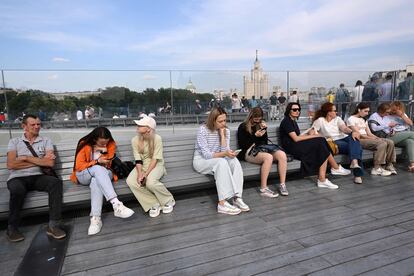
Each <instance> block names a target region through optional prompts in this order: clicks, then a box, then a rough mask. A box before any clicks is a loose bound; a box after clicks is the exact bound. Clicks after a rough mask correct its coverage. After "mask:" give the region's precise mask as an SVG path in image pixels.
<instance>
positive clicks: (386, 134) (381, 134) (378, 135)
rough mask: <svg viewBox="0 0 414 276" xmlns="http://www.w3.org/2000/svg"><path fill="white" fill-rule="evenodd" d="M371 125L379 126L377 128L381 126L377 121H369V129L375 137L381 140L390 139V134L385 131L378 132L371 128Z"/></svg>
mask: <svg viewBox="0 0 414 276" xmlns="http://www.w3.org/2000/svg"><path fill="white" fill-rule="evenodd" d="M371 124H374V125H377V126H380V124H379V123H378V122H377V121H375V120H369V121H368V127H369V129H370V130H371V132H372V134H374V135H375V136H377V137H379V138H388V137H390V136H391V135H390V134H388V133H386V132H385V131H383V130H377V131H375V130H373V129H372V127H371Z"/></svg>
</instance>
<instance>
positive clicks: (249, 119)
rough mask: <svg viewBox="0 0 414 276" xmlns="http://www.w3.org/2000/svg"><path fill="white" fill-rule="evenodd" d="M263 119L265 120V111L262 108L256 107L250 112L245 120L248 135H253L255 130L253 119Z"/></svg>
mask: <svg viewBox="0 0 414 276" xmlns="http://www.w3.org/2000/svg"><path fill="white" fill-rule="evenodd" d="M258 117H261V118H262V119H263V110H262V109H261V108H260V107H255V108H253V109H252V110H250V113H249V115H247V118H246V120H244V123H245V124H246V130H247V132H248V133H250V134H252V133H253V130H252V127H253V122H252V121H253V118H258Z"/></svg>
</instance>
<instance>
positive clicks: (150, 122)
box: [134, 116, 157, 129]
mask: <svg viewBox="0 0 414 276" xmlns="http://www.w3.org/2000/svg"><path fill="white" fill-rule="evenodd" d="M134 122H135V123H136V124H137V125H139V126H147V127H149V128H152V129H155V127H156V126H157V123H156V122H155V120H154V119H153V118H151V117H149V116H145V117H144V118H142V119H140V120H134Z"/></svg>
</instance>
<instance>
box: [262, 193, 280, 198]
mask: <svg viewBox="0 0 414 276" xmlns="http://www.w3.org/2000/svg"><path fill="white" fill-rule="evenodd" d="M260 195H261V196H262V197H268V198H275V197H278V196H279V195H278V194H275V195H274V196H270V195H267V194H265V193H260Z"/></svg>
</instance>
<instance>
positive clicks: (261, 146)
mask: <svg viewBox="0 0 414 276" xmlns="http://www.w3.org/2000/svg"><path fill="white" fill-rule="evenodd" d="M300 112H301V106H300V104H299V103H289V104H288V106H287V107H286V110H285V113H284V115H285V118H284V119H283V121H282V122H281V124H280V127H279V137H280V145H278V144H276V143H274V142H273V141H271V140H270V139H269V138H268V131H269V129H268V127H267V125H266V123H265V121H264V118H263V117H264V116H263V111H262V109H261V108H260V107H255V108H253V109H252V110H251V111H250V113H249V114H248V116H247V118H246V120H245V121H244V122H243V123H241V124H240V125H239V127H238V130H237V135H236V136H237V142H238V147H239V149H237V150H233V149H231V148H230V138H231V137H232V135H231V133H230V129H229V128H228V127H227V125H226V117H227V114H226V112H225V110H224V109H222V108H220V107H217V108H214V109H213V110H212V111H211V112H210V114H209V115H208V118H207V121H206V123H205V124H202V125H201V126H200V127H199V129H198V132H197V139H196V141H195V150H194V156H193V168H194V169H195V171H197V172H198V173H200V174H209V175H213V176H214V179H215V184H216V188H217V194H218V204H217V211H218V213H223V214H229V215H237V214H240V213H241V212H248V211H250V207H249V206H248V205H247V204H246V203H245V202H244V200H243V197H242V195H243V181H244V177H243V169H242V166H241V164H240V161H246V162H249V163H254V164H259V165H260V167H261V168H260V189H259V190H260V194H261V195H262V196H264V197H269V198H275V197H278V195H279V194H280V195H282V196H288V195H289V192H288V190H287V187H286V171H287V168H288V164H287V156H286V154H290V155H292V156H293V157H294V158H295V159H298V160H300V162H301V167H300V172H301V175H302V176H312V175H317V178H318V179H317V187H320V188H328V189H338V188H339V187H338V185H335V184H334V183H332V182H331V181H330V180H329V179H328V178H327V176H326V172H327V168H328V165H329V166H330V172H331V174H332V175H343V176H346V175H349V174H351V173H352V174H353V177H354V178H353V181H354V183H355V184H362V176H363V175H364V171H365V170H364V166H363V163H362V150H363V149H367V150H370V151H373V152H374V158H373V168H372V169H371V174H372V175H379V176H390V175H395V174H397V171H396V169H395V167H394V164H395V162H396V154H395V146H397V147H403V148H405V152H406V154H407V156H408V161H409V165H408V170H409V171H410V172H414V132H412V131H410V130H409V129H410V127H411V126H412V125H413V121H412V120H411V119H410V118H409V117H408V116H407V114H406V113H405V109H404V105H403V104H401V103H400V102H392V103H390V104H388V103H382V104H380V105H379V106H378V109H377V112H375V113H373V114H372V115H371V116H370V117H369V119H368V120H367V121H365V118H366V117H367V116H368V114H369V112H370V105H369V104H366V103H360V104H358V105H357V106H356V108H355V110H354V112H353V113H352V115H351V116H350V117H349V118H348V119H347V121H346V123H345V122H344V121H343V120H342V119H341V118H340V117H338V116H337V114H336V107H335V105H334V104H332V103H329V102H327V103H324V104H323V105H322V106H321V108H320V109H319V110H318V111H316V113H315V116H314V118H313V124H312V126H311V127H310V128H309V129H308V130H306V131H304V132H302V133H300V129H299V126H298V123H297V120H298V118H299V116H300ZM135 123H136V124H137V136H135V137H134V138H133V139H132V140H131V146H132V152H133V156H134V159H135V167H134V168H133V169H132V170H131V172H130V173H129V175H128V177H127V179H126V182H127V184H128V186H129V188H130V189H131V191H132V193H133V194H134V196H135V197H136V199H137V200H138V202H139V203H140V205H141V206H142V208H143V210H144V211H145V212H148V213H149V216H150V217H157V216H159V215H160V213H161V212H162V213H171V212H172V211H173V208H174V205H175V200H174V197H173V195H172V194H171V193H170V192H169V191H168V189H167V188H166V187H165V185H164V184H163V183H162V182H161V181H160V179H161V178H162V177H163V175H164V174H165V173H166V169H165V166H164V158H163V143H162V138H161V136H160V135H158V134H157V133H156V131H155V129H156V122H155V120H154V119H153V118H151V117H144V118H142V119H140V120H136V121H135ZM40 124H41V122H40V120H39V118H37V117H36V116H34V115H26V116H25V117H24V119H23V122H22V127H23V130H24V133H23V135H22V136H21V137H17V138H13V139H11V140H10V141H9V145H8V152H7V168H8V169H9V171H10V176H9V178H8V180H7V187H8V189H9V191H10V202H9V209H10V213H9V220H8V229H7V237H8V239H9V240H10V241H13V242H17V241H21V240H23V239H24V236H23V234H22V233H20V231H19V230H18V226H19V222H20V211H21V209H22V206H23V203H24V198H25V196H26V193H27V192H28V191H31V190H40V191H47V192H48V194H49V217H50V221H49V227H48V228H47V234H48V235H49V236H51V237H53V238H55V239H62V238H64V237H65V236H66V233H65V232H64V230H62V228H61V226H60V222H59V221H60V219H61V205H62V181H61V180H60V179H58V178H57V177H55V176H53V175H51V174H50V173H46V170H47V169H50V168H53V166H54V163H55V158H56V157H55V154H54V152H53V144H52V142H51V140H50V139H49V138H47V137H43V136H40V135H39V132H40ZM115 153H116V142H115V141H114V139H113V138H112V134H111V132H110V131H109V130H108V129H107V128H105V127H97V128H95V129H94V130H93V131H92V132H91V133H89V134H88V135H86V136H85V137H83V138H81V139H80V140H79V142H78V144H77V148H76V152H75V154H74V166H73V173H72V175H71V180H72V181H73V182H74V183H77V184H79V185H85V186H89V188H90V190H91V213H90V226H89V228H88V235H95V234H97V233H99V232H100V230H101V228H102V220H101V212H102V205H103V198H105V199H106V201H108V202H110V203H111V205H112V207H113V210H114V215H115V216H116V217H120V218H128V217H131V216H132V215H133V214H134V211H133V210H131V209H130V208H128V207H126V206H124V204H123V203H122V202H121V201H120V200H118V197H117V194H116V192H115V190H114V187H113V182H114V181H117V179H118V176H117V175H116V174H115V173H114V171H113V170H112V169H111V163H112V161H113V159H114V158H115ZM335 154H344V155H347V156H348V157H349V160H350V164H349V168H350V170H348V169H345V168H343V167H342V166H341V165H339V164H337V162H336V161H335V159H334V157H333V155H335ZM239 160H240V161H239ZM274 161H276V163H277V166H278V173H279V184H277V185H275V187H276V189H275V190H273V189H271V188H270V187H269V185H268V176H269V173H270V171H271V168H272V165H273V163H274Z"/></svg>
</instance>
